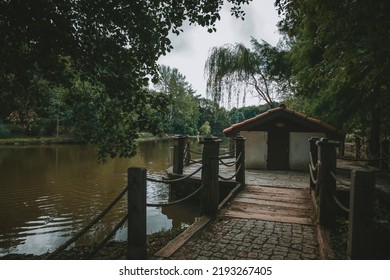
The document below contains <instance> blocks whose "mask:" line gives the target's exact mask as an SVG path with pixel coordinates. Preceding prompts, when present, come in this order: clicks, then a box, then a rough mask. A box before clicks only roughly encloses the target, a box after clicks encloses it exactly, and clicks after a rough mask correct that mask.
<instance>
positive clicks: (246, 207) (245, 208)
mask: <svg viewBox="0 0 390 280" xmlns="http://www.w3.org/2000/svg"><path fill="white" fill-rule="evenodd" d="M229 210H232V211H241V212H245V213H266V214H269V215H285V216H299V217H302V216H310V211H309V210H305V209H296V208H295V209H293V208H282V207H275V206H266V205H264V206H259V205H253V204H243V203H234V204H232V205H231V206H230V208H229ZM229 210H228V211H229Z"/></svg>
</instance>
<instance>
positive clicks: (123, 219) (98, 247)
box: [87, 214, 129, 259]
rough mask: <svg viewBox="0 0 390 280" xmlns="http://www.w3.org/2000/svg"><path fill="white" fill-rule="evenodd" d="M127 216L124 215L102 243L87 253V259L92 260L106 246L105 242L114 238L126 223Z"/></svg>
mask: <svg viewBox="0 0 390 280" xmlns="http://www.w3.org/2000/svg"><path fill="white" fill-rule="evenodd" d="M128 215H129V214H126V215H125V216H124V217H123V218H122V220H120V221H119V223H118V224H117V225H116V226H115V227H114V229H113V230H112V231H111V233H110V234H109V235H108V236H107V237H106V238H105V239H104V240H103V241H102V242H100V244H99V245H97V246H96V247H95V248H94V249H93V251H92V252H91V253H89V255H88V257H87V259H92V257H94V256H95V255H96V253H97V252H99V251H100V250H101V249H102V248H103V247H104V245H106V244H107V242H108V241H109V240H110V239H111V238H112V237H113V236H114V234H115V233H116V232H117V231H118V230H119V229H120V228H121V227H122V226H123V225H124V224H125V223H126V221H127V218H128Z"/></svg>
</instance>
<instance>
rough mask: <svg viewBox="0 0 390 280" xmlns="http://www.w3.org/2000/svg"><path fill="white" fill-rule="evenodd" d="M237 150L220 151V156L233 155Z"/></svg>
mask: <svg viewBox="0 0 390 280" xmlns="http://www.w3.org/2000/svg"><path fill="white" fill-rule="evenodd" d="M235 152H236V150H229V151H227V152H224V153H220V154H219V156H225V155H231V154H233V153H235Z"/></svg>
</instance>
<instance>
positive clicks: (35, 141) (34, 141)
mask: <svg viewBox="0 0 390 280" xmlns="http://www.w3.org/2000/svg"><path fill="white" fill-rule="evenodd" d="M169 139H172V136H162V137H160V136H153V137H150V136H147V137H142V136H141V137H140V138H138V139H136V140H135V141H136V142H148V141H159V140H169ZM80 144H87V143H85V142H83V141H78V140H75V139H74V138H71V137H60V138H56V137H31V138H30V137H25V138H9V139H0V146H18V145H21V146H25V145H37V146H39V145H80Z"/></svg>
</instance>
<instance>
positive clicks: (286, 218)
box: [155, 164, 314, 258]
mask: <svg viewBox="0 0 390 280" xmlns="http://www.w3.org/2000/svg"><path fill="white" fill-rule="evenodd" d="M197 168H198V166H197V165H196V164H194V165H191V166H189V167H186V168H185V169H184V172H183V175H186V174H191V173H192V172H193V171H194V170H196V169H197ZM169 172H170V170H168V173H169ZM233 173H234V167H222V166H221V169H220V174H222V175H223V176H229V175H230V174H233ZM245 176H246V181H247V184H246V186H245V187H244V188H243V189H242V190H241V191H240V192H238V194H236V195H235V196H234V197H233V198H232V199H231V200H230V202H229V203H228V204H226V205H225V206H224V207H223V208H221V211H220V213H219V217H220V218H224V217H225V218H235V219H245V220H247V219H251V220H262V221H270V222H282V223H289V224H301V225H314V219H313V216H314V210H313V205H312V200H311V196H310V189H309V176H310V175H309V174H308V173H305V172H292V171H271V170H246V173H245ZM197 179H198V180H200V177H199V178H193V180H197ZM210 220H211V218H209V217H205V216H203V217H201V218H200V219H199V220H198V221H197V222H195V223H194V224H193V225H191V226H190V227H189V228H188V229H187V230H186V231H184V233H183V234H182V235H179V236H178V237H177V238H176V239H174V240H172V241H171V242H169V243H168V244H167V245H166V246H165V247H164V248H162V249H161V250H160V251H159V252H157V253H156V255H155V256H156V257H158V258H170V257H171V256H172V255H173V254H174V253H175V252H176V251H177V250H179V249H180V248H181V247H182V246H184V244H185V243H186V242H187V241H188V240H190V239H191V238H192V237H193V236H194V235H195V234H197V233H198V232H201V231H202V229H203V228H204V227H205V226H206V225H207V224H208V222H209V221H210Z"/></svg>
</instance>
